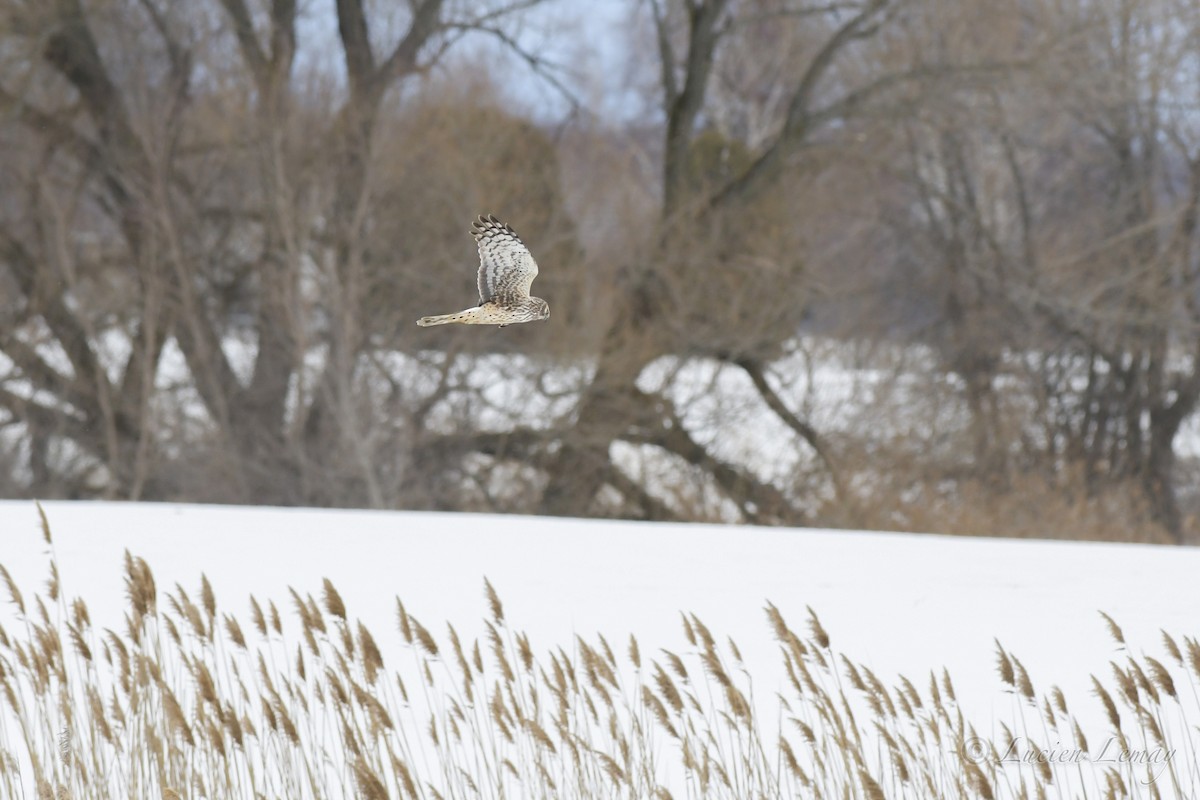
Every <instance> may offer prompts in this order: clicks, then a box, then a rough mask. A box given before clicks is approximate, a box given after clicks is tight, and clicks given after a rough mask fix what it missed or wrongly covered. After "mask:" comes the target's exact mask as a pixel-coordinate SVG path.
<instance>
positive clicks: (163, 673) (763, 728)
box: [0, 516, 1200, 800]
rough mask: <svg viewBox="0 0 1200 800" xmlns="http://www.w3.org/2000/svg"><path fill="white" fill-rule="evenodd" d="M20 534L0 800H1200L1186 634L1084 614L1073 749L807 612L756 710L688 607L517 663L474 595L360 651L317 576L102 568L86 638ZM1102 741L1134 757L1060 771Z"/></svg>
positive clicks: (781, 628) (1060, 706)
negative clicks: (31, 560)
mask: <svg viewBox="0 0 1200 800" xmlns="http://www.w3.org/2000/svg"><path fill="white" fill-rule="evenodd" d="M42 522H43V527H42V532H43V535H44V537H45V543H46V544H47V546H48V547H49V548H50V557H49V564H48V568H49V580H48V581H47V582H46V584H45V586H44V588H42V589H40V590H38V591H36V592H30V591H29V589H28V587H25V586H22V585H20V582H19V581H17V580H16V579H15V578H14V576H12V575H10V574H9V573H8V571H7V570H4V569H3V568H2V567H0V580H2V581H3V583H4V585H5V586H4V592H5V593H6V594H7V595H8V598H9V600H10V601H11V603H12V611H13V613H12V614H9V615H8V618H11V619H13V620H15V624H11V625H10V626H9V627H8V628H7V629H5V628H0V796H3V797H11V798H27V797H36V798H39V800H42V799H43V798H73V799H77V800H84V798H164V800H175V799H179V800H182V798H288V800H301V799H303V798H314V800H315V799H316V798H343V797H357V798H365V800H381V799H382V798H422V799H426V798H427V799H428V800H439V799H440V798H638V799H639V800H640V799H641V798H656V799H657V800H671V798H739V800H741V799H744V798H792V797H817V798H863V799H864V800H878V799H879V798H985V799H987V800H990V798H999V797H1011V798H1049V797H1055V798H1066V797H1070V798H1076V797H1079V798H1126V797H1146V798H1152V797H1172V796H1174V797H1193V796H1197V795H1200V766H1198V764H1197V756H1196V747H1195V742H1196V738H1195V730H1196V729H1195V727H1194V723H1195V720H1197V719H1198V718H1200V716H1198V714H1197V712H1198V710H1200V699H1198V695H1197V690H1196V686H1197V681H1200V643H1198V642H1197V640H1196V639H1194V638H1188V637H1184V638H1177V637H1174V636H1172V635H1170V634H1167V633H1165V632H1164V633H1163V634H1162V642H1161V648H1162V651H1163V652H1162V653H1161V654H1160V657H1153V656H1150V655H1144V654H1135V653H1134V652H1133V651H1132V650H1131V649H1130V648H1129V647H1128V645H1127V644H1126V642H1125V638H1124V634H1123V632H1122V631H1121V629H1120V627H1119V626H1118V625H1117V622H1116V621H1114V620H1112V619H1111V618H1109V617H1107V616H1105V617H1104V621H1105V624H1106V625H1108V627H1109V631H1110V633H1111V635H1112V637H1113V639H1114V642H1115V645H1116V647H1117V648H1118V649H1117V651H1116V652H1118V653H1119V654H1120V657H1119V658H1117V659H1114V660H1113V661H1112V662H1111V663H1110V664H1109V665H1104V668H1103V669H1099V670H1097V674H1096V675H1095V676H1093V678H1092V685H1093V689H1094V694H1095V697H1094V698H1087V699H1086V701H1087V702H1094V703H1099V704H1100V707H1101V708H1102V710H1103V713H1104V719H1105V720H1106V722H1107V726H1106V729H1104V730H1096V731H1089V732H1088V735H1087V736H1085V734H1084V731H1083V730H1082V728H1081V724H1080V722H1079V720H1078V719H1077V718H1076V716H1075V715H1074V713H1073V712H1072V710H1071V708H1072V707H1071V706H1069V705H1068V701H1067V698H1066V696H1065V694H1064V693H1063V692H1062V691H1061V690H1060V689H1058V688H1057V687H1052V688H1051V689H1050V690H1049V691H1048V692H1045V693H1039V692H1037V691H1036V690H1035V686H1034V681H1033V679H1032V677H1031V676H1030V675H1029V673H1028V672H1027V671H1026V669H1025V667H1024V665H1023V664H1022V663H1021V661H1020V659H1019V658H1017V656H1016V655H1014V654H1012V653H1010V652H1008V651H1006V650H1005V649H1004V648H1003V646H1001V645H1000V643H998V642H997V644H996V653H995V658H996V663H997V671H998V677H999V683H998V688H999V689H1000V690H1002V691H1007V692H1010V693H1012V695H1013V696H1014V698H1016V700H1017V704H1018V707H1019V708H1020V709H1021V712H1020V713H1019V714H1018V715H1017V716H1016V717H1015V719H1014V720H1010V721H1012V722H1013V725H1012V726H1010V725H1009V724H1007V723H1005V722H999V723H991V722H989V724H988V727H987V728H986V729H983V728H977V727H976V726H975V725H973V724H972V723H971V722H969V721H968V720H967V719H966V718H965V715H964V713H963V711H962V709H960V707H959V704H958V701H957V698H956V695H955V689H954V683H953V681H952V679H951V676H950V675H949V674H948V673H947V672H946V671H945V670H944V669H940V668H935V669H934V670H933V671H931V672H930V674H929V676H928V678H927V679H925V680H922V681H920V682H918V683H914V682H912V681H910V680H908V679H907V678H904V677H899V678H898V679H896V680H895V681H892V682H885V681H884V680H881V679H880V677H879V676H877V675H876V674H875V673H874V672H873V671H872V670H871V669H870V668H869V667H868V666H867V665H865V664H862V663H858V662H856V661H854V660H853V659H851V658H850V657H849V656H848V655H846V654H843V653H841V652H839V651H838V650H837V649H835V648H834V647H833V645H832V643H831V637H830V635H829V633H828V632H827V631H826V630H825V629H824V628H823V626H822V625H821V622H820V620H819V618H818V617H817V615H816V613H814V612H813V611H812V610H811V609H810V610H809V611H808V615H807V618H806V619H805V620H803V621H802V623H801V624H799V625H795V624H793V621H789V620H787V619H785V618H784V615H783V614H782V613H781V612H780V610H779V609H778V608H776V607H775V606H773V605H770V604H768V605H767V606H766V622H767V624H768V625H769V626H770V630H771V631H772V633H773V635H774V638H775V639H776V640H777V642H778V645H779V658H780V659H781V662H782V664H783V667H784V671H785V673H786V676H787V686H786V689H785V690H783V691H780V692H779V693H777V694H776V695H774V696H770V697H756V696H755V694H754V685H753V681H752V672H753V666H752V665H750V664H746V663H744V662H743V660H742V656H741V653H740V651H739V649H738V647H737V644H736V643H735V642H734V641H733V640H732V639H731V638H726V637H723V636H721V635H720V634H718V633H714V632H713V631H711V630H709V628H708V627H707V626H706V625H705V624H704V622H703V621H702V620H700V619H699V618H697V617H696V616H694V615H690V614H683V615H682V616H681V633H682V638H681V640H680V642H679V643H678V646H676V647H675V648H674V649H664V648H663V647H662V645H663V644H665V643H662V642H654V643H646V642H639V641H638V640H637V639H635V638H633V637H630V638H629V639H628V640H627V641H624V642H610V641H608V640H606V639H605V638H604V637H603V636H596V637H595V638H594V639H590V640H589V639H585V638H583V637H577V638H576V639H575V641H573V642H569V643H562V644H560V646H558V647H555V648H552V649H550V650H547V651H545V652H535V650H534V648H533V647H532V646H531V645H530V642H529V639H528V637H527V636H525V635H524V634H523V633H522V632H520V631H519V630H516V629H514V628H513V627H512V626H511V623H510V621H509V620H508V619H507V618H506V617H505V614H504V607H503V604H502V602H501V599H500V597H499V595H498V594H497V592H496V591H495V589H494V588H493V587H492V586H491V584H490V583H488V582H486V580H485V581H484V601H485V604H486V609H487V611H486V616H485V618H484V620H483V627H482V631H483V635H481V636H479V637H477V638H473V639H471V640H467V639H465V638H463V637H461V636H460V635H459V634H458V632H457V631H456V630H455V628H454V627H453V626H452V625H446V626H445V633H444V635H442V636H437V635H435V634H434V633H433V632H432V631H431V630H430V629H429V628H428V627H426V626H425V625H424V624H423V623H422V622H421V621H419V620H417V619H416V618H415V617H413V616H412V615H411V614H410V613H408V611H407V610H406V609H405V606H404V604H403V602H402V601H401V600H400V599H399V598H397V599H396V601H395V606H396V630H394V631H390V632H388V634H386V636H387V637H389V638H390V639H392V640H394V641H392V642H390V643H387V645H386V646H384V647H381V646H380V644H379V642H380V641H383V639H382V637H380V638H377V636H376V634H375V633H374V632H372V631H370V630H368V629H367V628H366V626H364V625H363V624H362V623H361V622H359V621H357V620H356V619H354V618H353V617H352V615H351V613H350V611H349V610H348V609H347V607H346V604H345V602H344V601H343V599H342V597H341V595H340V594H339V592H338V590H337V587H336V586H334V584H333V583H332V582H330V581H328V580H326V581H325V582H324V585H323V586H322V587H321V588H320V590H319V591H318V592H317V593H316V595H315V596H314V595H313V594H304V593H301V592H299V591H295V590H293V591H292V592H291V593H290V596H289V597H288V598H287V599H286V600H284V601H281V602H282V608H281V607H280V605H277V604H276V602H275V601H274V600H271V599H261V600H260V599H258V598H254V597H252V598H251V599H250V604H249V614H248V617H239V616H238V615H236V614H234V613H232V612H227V611H225V610H224V607H223V606H219V605H218V600H217V598H216V596H215V594H214V592H213V590H212V587H211V585H210V584H209V582H208V581H207V579H206V578H204V577H203V576H200V581H199V590H198V591H197V592H196V593H195V595H194V596H193V595H192V594H189V592H187V591H186V590H185V589H184V588H183V587H181V586H178V585H176V586H174V587H172V588H171V589H168V590H163V589H162V588H160V587H159V586H158V585H157V584H156V582H155V579H154V575H153V572H152V571H151V569H150V566H149V565H148V564H146V563H145V562H144V561H143V560H142V559H140V558H138V557H136V556H133V555H130V554H126V558H125V564H124V572H125V588H126V595H127V601H128V602H127V608H126V612H125V616H124V620H123V622H122V624H121V625H120V626H119V627H116V628H108V627H104V628H97V627H95V626H94V625H93V623H92V620H91V618H90V616H89V613H88V608H87V605H86V603H85V602H84V601H83V600H82V599H77V598H76V599H70V600H68V599H67V596H66V595H65V593H64V591H63V587H62V586H61V585H60V582H59V579H58V568H57V563H56V561H55V557H54V554H53V538H52V536H51V532H50V527H49V525H48V524H46V522H45V517H44V516H43V518H42ZM292 617H294V621H293V620H292ZM285 618H286V621H285ZM247 620H248V622H246V621H247ZM385 653H386V654H387V655H386V657H385ZM393 662H395V663H393ZM918 684H919V685H918ZM922 687H923V688H922ZM993 724H995V727H996V731H995V732H993V731H992V725H993ZM1089 737H1090V738H1091V739H1092V743H1091V744H1089V742H1088V738H1089ZM1101 742H1103V743H1104V744H1103V746H1104V747H1105V748H1109V747H1112V748H1116V749H1114V751H1113V752H1114V753H1116V752H1123V753H1127V754H1130V755H1131V757H1132V755H1133V754H1143V756H1144V758H1143V760H1142V761H1140V762H1137V763H1122V762H1120V761H1110V762H1100V761H1098V760H1096V759H1093V760H1090V761H1081V760H1079V759H1075V760H1073V761H1072V760H1069V759H1068V758H1066V756H1067V755H1069V754H1071V753H1075V752H1082V753H1088V754H1090V755H1091V756H1094V755H1095V753H1096V750H1097V749H1098V748H1099V747H1100V744H1099V743H1101ZM1168 752H1169V753H1172V755H1170V757H1157V758H1155V759H1153V760H1152V759H1151V758H1150V754H1151V753H1159V754H1164V755H1165V754H1166V753H1168ZM1059 756H1061V758H1057V760H1056V757H1059Z"/></svg>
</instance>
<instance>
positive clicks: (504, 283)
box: [417, 214, 550, 328]
mask: <svg viewBox="0 0 1200 800" xmlns="http://www.w3.org/2000/svg"><path fill="white" fill-rule="evenodd" d="M471 235H472V236H474V237H475V243H476V244H477V245H478V246H479V305H477V306H475V307H473V308H468V309H464V310H463V311H459V312H458V313H456V314H441V315H439V316H435V317H421V319H419V320H417V324H418V325H420V326H422V327H427V326H429V325H449V324H450V323H452V322H457V323H460V324H462V325H499V326H500V327H502V328H503V327H504V326H505V325H513V324H515V323H518V322H535V321H537V320H541V319H549V318H550V306H549V304H548V303H546V301H545V300H543V299H542V298H540V297H530V296H529V287H530V286H531V285H532V284H533V279H534V278H536V277H537V274H538V266H537V262H536V261H534V260H533V256H531V255H530V254H529V250H528V249H527V248H526V247H525V244H524V243H523V242H522V241H521V239H520V237H518V236H517V234H516V231H514V230H513V229H512V228H511V227H509V226H508V225H505V224H504V223H503V222H501V221H500V220H498V219H496V218H495V217H494V216H492V215H491V214H489V215H487V216H486V217H480V218H479V219H478V220H476V221H475V222H473V223H472V224H471Z"/></svg>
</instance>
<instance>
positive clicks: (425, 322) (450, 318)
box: [417, 309, 473, 328]
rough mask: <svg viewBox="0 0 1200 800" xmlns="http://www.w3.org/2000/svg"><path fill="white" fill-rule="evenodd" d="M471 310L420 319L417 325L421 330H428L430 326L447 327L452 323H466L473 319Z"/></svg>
mask: <svg viewBox="0 0 1200 800" xmlns="http://www.w3.org/2000/svg"><path fill="white" fill-rule="evenodd" d="M470 312H471V309H468V310H466V311H459V312H458V313H456V314H438V315H437V316H434V317H421V318H420V319H419V320H417V324H418V325H420V326H421V327H422V328H428V327H429V326H430V325H449V324H451V323H454V322H463V323H468V324H469V322H470V320H472V319H473V317H472V315H471V313H470Z"/></svg>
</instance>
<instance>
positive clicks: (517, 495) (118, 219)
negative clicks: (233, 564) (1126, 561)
mask: <svg viewBox="0 0 1200 800" xmlns="http://www.w3.org/2000/svg"><path fill="white" fill-rule="evenodd" d="M1197 41H1200V9H1198V8H1197V7H1196V5H1195V4H1194V3H1192V2H1190V0H1136V1H1135V0H1056V1H1055V2H1046V1H1043V0H1029V1H1028V2H1025V1H1022V2H1015V3H993V2H987V0H851V1H850V2H844V3H827V2H806V1H805V0H612V1H611V2H607V3H603V4H593V3H583V2H575V1H574V0H515V1H514V0H495V1H494V2H493V0H483V1H482V2H466V1H465V0H463V1H461V2H456V1H455V0H411V1H410V2H408V3H402V4H386V3H375V2H370V1H369V0H336V2H334V1H333V0H330V1H329V2H305V3H297V2H295V0H204V1H203V2H196V3H189V4H179V3H170V2H163V0H51V1H50V2H44V3H30V2H24V1H23V0H0V186H3V188H4V191H3V192H2V193H0V426H2V427H0V492H2V493H3V494H5V495H7V496H15V497H26V496H35V497H43V498H45V497H81V498H83V497H95V498H123V499H146V500H180V501H182V500H189V501H202V502H238V503H271V504H306V505H336V506H369V507H398V508H439V509H462V510H493V511H508V512H521V513H543V514H560V515H580V516H589V515H602V516H620V517H632V518H645V519H676V520H696V521H743V522H751V523H757V524H787V525H826V526H845V527H875V528H901V529H912V530H933V531H950V532H957V533H972V534H988V535H1006V534H1007V535H1028V536H1061V537H1071V538H1098V539H1128V540H1143V541H1160V542H1175V543H1186V542H1193V541H1195V539H1196V537H1197V535H1198V534H1200V526H1198V525H1197V522H1196V513H1197V510H1198V508H1200V500H1198V497H1197V494H1196V491H1195V486H1196V478H1197V463H1198V462H1197V455H1198V454H1200V429H1198V428H1197V425H1196V419H1195V408H1196V404H1197V401H1198V399H1200V286H1198V285H1197V278H1198V275H1200V253H1198V248H1197V244H1198V242H1197V237H1198V233H1197V210H1198V205H1200V124H1197V123H1198V121H1200V119H1198V116H1197V112H1198V111H1200V105H1198V101H1200V96H1198V92H1200V89H1198V88H1197V87H1200V80H1198V78H1200V58H1198V57H1197V53H1198V52H1200V50H1198V49H1197V47H1196V43H1197ZM486 213H494V214H496V215H498V216H499V217H501V218H502V219H504V220H505V221H507V222H509V223H511V224H512V225H513V226H514V227H515V228H516V229H517V230H518V232H520V234H521V235H522V237H523V238H524V239H525V241H526V242H527V243H528V244H529V246H530V248H531V250H532V251H533V253H534V254H535V256H536V257H537V259H538V261H539V264H540V265H541V275H540V277H539V278H538V282H537V284H536V287H535V289H536V293H538V294H539V296H542V297H545V298H547V299H548V300H549V302H550V304H551V307H552V309H553V311H552V317H551V319H550V321H549V322H548V323H546V324H537V325H522V326H515V327H513V328H506V329H504V330H493V329H473V328H440V329H436V330H431V331H424V330H418V329H417V328H416V327H415V326H414V325H413V321H414V320H415V319H416V318H417V317H419V316H421V315H424V314H429V313H442V312H446V311H452V310H457V309H459V308H463V307H466V306H468V305H470V304H471V303H472V302H473V300H474V295H475V280H474V271H475V264H476V255H475V252H474V246H473V244H472V242H471V240H470V238H469V237H468V236H467V232H468V230H469V223H470V221H471V220H472V219H473V218H474V216H475V215H477V214H486Z"/></svg>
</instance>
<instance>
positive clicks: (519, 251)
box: [471, 214, 538, 305]
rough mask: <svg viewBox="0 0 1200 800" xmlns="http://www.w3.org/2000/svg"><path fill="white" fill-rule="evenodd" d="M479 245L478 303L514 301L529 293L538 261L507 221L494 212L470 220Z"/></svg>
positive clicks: (510, 302) (505, 303)
mask: <svg viewBox="0 0 1200 800" xmlns="http://www.w3.org/2000/svg"><path fill="white" fill-rule="evenodd" d="M471 235H472V236H474V237H475V243H476V244H477V245H479V303H480V305H482V304H483V303H487V302H489V301H495V302H497V303H500V304H501V305H513V304H515V303H517V302H520V301H521V300H524V299H526V298H528V297H529V287H530V286H531V285H532V284H533V279H534V278H536V277H537V274H538V267H537V262H536V261H534V260H533V256H532V255H530V254H529V250H528V248H526V247H525V244H524V242H522V241H521V239H520V237H519V236H517V233H516V231H514V230H513V229H512V228H511V227H509V226H508V225H505V224H504V223H503V222H501V221H500V220H498V219H496V218H495V217H494V216H492V215H491V214H488V215H487V216H486V217H480V218H479V219H478V220H476V221H475V222H473V223H472V224H471Z"/></svg>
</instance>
